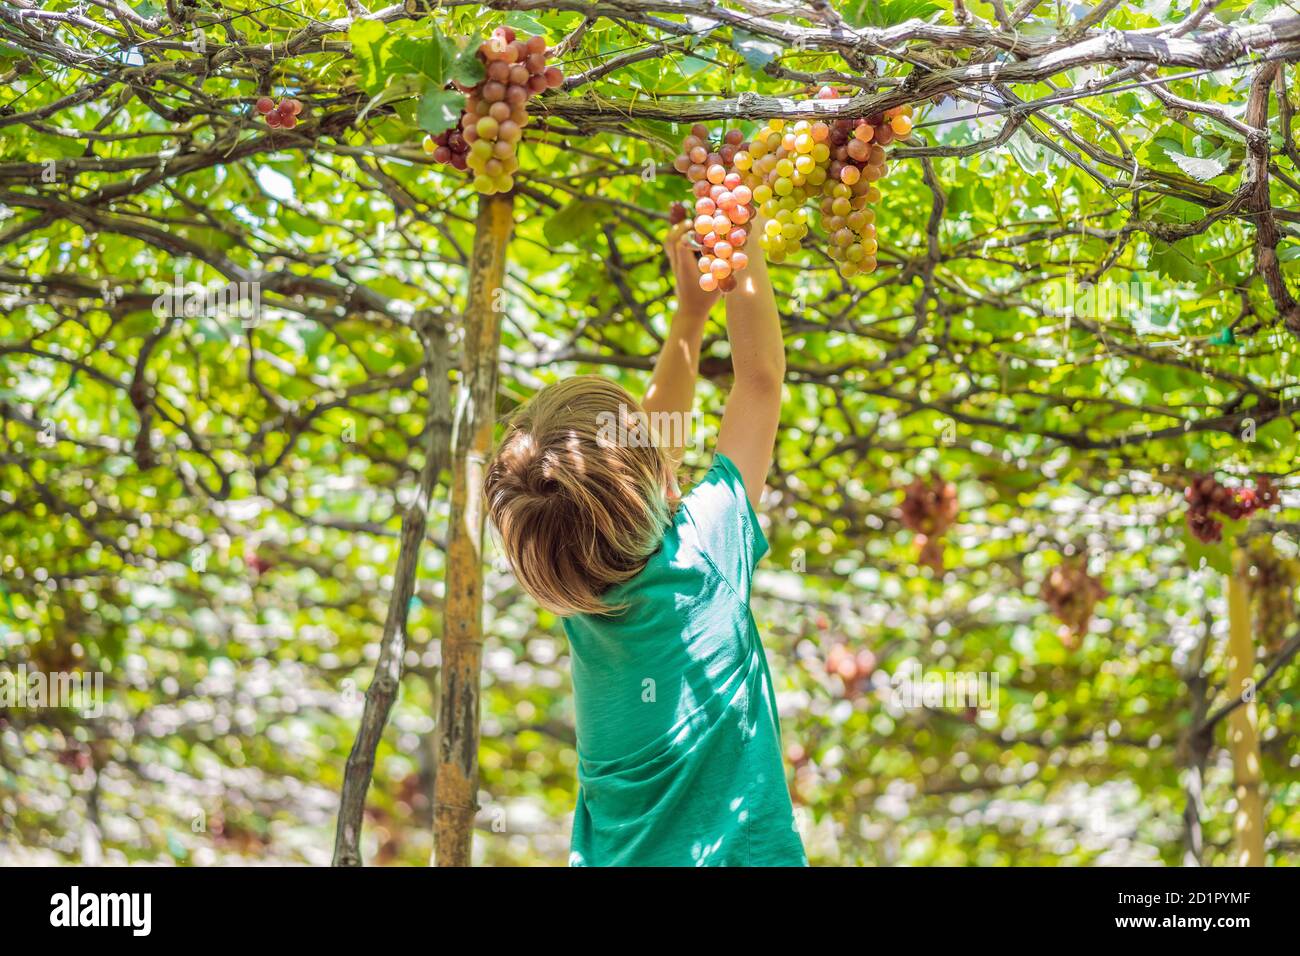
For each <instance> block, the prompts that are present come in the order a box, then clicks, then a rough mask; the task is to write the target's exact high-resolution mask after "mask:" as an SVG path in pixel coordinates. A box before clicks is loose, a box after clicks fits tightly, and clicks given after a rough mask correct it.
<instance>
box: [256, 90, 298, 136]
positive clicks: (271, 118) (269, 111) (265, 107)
mask: <svg viewBox="0 0 1300 956" xmlns="http://www.w3.org/2000/svg"><path fill="white" fill-rule="evenodd" d="M257 112H259V113H261V114H262V115H263V116H265V117H266V125H267V126H269V127H271V129H293V128H294V127H295V126H297V125H298V117H299V115H300V114H301V113H302V100H295V99H291V98H289V97H283V98H281V100H280V102H279V103H277V102H275V100H273V99H271V97H269V96H261V97H258V100H257Z"/></svg>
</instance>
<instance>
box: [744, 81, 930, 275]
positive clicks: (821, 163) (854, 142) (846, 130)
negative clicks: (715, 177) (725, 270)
mask: <svg viewBox="0 0 1300 956" xmlns="http://www.w3.org/2000/svg"><path fill="white" fill-rule="evenodd" d="M839 95H840V94H839V92H838V91H836V90H835V89H834V88H833V87H830V86H824V87H822V88H821V89H820V90H818V92H817V95H816V98H817V99H834V98H836V97H838V96H839ZM911 131H912V107H911V106H899V107H895V108H894V109H890V110H886V111H884V112H883V113H880V114H878V115H875V116H870V117H866V118H865V119H838V120H833V121H832V122H830V123H825V122H822V121H820V120H817V121H813V122H808V121H807V120H800V121H798V122H796V123H794V124H792V125H790V126H789V127H788V128H787V124H786V122H785V121H784V120H782V119H772V120H769V121H768V122H767V123H766V124H765V125H764V126H762V127H761V128H760V129H759V130H758V132H757V133H755V135H754V138H753V141H752V142H751V143H750V145H749V149H748V150H746V151H744V152H743V154H740V155H737V156H736V168H737V169H740V170H741V171H744V172H746V173H747V177H746V183H747V184H748V185H749V187H750V189H752V190H753V193H754V199H755V201H756V202H757V203H758V204H759V209H760V211H761V212H762V213H763V215H764V217H765V218H766V219H767V222H766V223H765V224H764V226H763V235H762V236H761V237H760V238H759V245H760V246H761V247H762V249H763V251H764V252H765V253H767V255H768V258H770V259H771V260H772V261H773V262H781V261H782V260H783V259H785V258H786V257H787V256H788V255H790V254H792V253H795V252H798V251H799V247H800V243H801V242H802V241H803V238H804V237H805V236H806V235H807V234H808V213H807V210H806V209H805V208H804V203H805V202H806V201H807V200H808V199H819V200H820V201H819V208H820V212H821V226H822V228H823V230H824V231H825V233H826V237H827V239H828V240H829V242H830V252H829V255H830V257H831V258H832V259H834V260H835V261H836V262H838V263H839V269H840V272H841V274H842V275H844V276H845V277H851V276H854V275H857V274H859V273H868V272H872V271H874V270H875V268H876V250H877V248H878V247H877V241H876V226H875V221H876V214H875V211H874V210H873V209H871V208H870V207H871V206H872V205H873V204H875V203H878V202H879V201H880V198H881V192H880V189H879V187H877V186H876V185H875V184H876V183H877V182H878V181H879V180H881V179H883V178H884V176H885V174H886V173H887V172H888V167H887V165H886V162H885V147H886V146H888V145H889V144H890V143H892V142H893V141H894V139H895V138H896V137H902V136H907V135H908V134H910V133H911Z"/></svg>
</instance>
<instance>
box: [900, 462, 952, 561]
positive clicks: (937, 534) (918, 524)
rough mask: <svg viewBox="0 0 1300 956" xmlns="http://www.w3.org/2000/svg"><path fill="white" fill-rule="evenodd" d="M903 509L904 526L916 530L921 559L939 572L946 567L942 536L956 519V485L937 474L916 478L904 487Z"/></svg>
mask: <svg viewBox="0 0 1300 956" xmlns="http://www.w3.org/2000/svg"><path fill="white" fill-rule="evenodd" d="M901 510H902V514H901V518H902V522H903V527H905V528H907V529H908V530H909V531H915V532H916V543H917V544H919V545H920V546H921V553H920V561H921V563H922V564H926V565H928V566H929V567H931V568H933V569H934V571H935V572H936V573H937V572H941V571H943V545H942V543H941V542H940V538H941V537H942V536H943V533H944V532H945V531H947V530H948V527H949V526H950V525H951V524H952V523H953V521H955V520H956V519H957V511H958V506H957V486H956V485H954V484H952V483H951V482H947V481H944V480H943V479H942V478H940V477H938V476H935V477H932V478H931V479H930V480H929V481H927V480H926V479H924V478H917V479H916V480H915V481H913V482H912V483H911V484H910V485H908V486H907V489H906V490H905V491H904V493H903V506H902V509H901Z"/></svg>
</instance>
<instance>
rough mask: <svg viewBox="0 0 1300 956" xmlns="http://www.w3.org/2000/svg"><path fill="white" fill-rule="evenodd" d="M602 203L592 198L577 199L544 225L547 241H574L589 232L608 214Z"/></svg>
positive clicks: (561, 242)
mask: <svg viewBox="0 0 1300 956" xmlns="http://www.w3.org/2000/svg"><path fill="white" fill-rule="evenodd" d="M607 212H608V210H607V209H606V208H605V206H604V205H603V204H602V203H598V202H593V201H592V200H590V199H575V200H574V201H573V202H571V203H569V204H568V205H567V206H565V207H564V208H563V209H561V210H560V211H559V212H557V213H556V214H555V215H554V216H552V217H551V218H550V219H548V220H546V225H544V226H543V227H542V232H543V234H545V236H546V241H547V242H550V243H553V244H555V245H561V244H563V243H566V242H573V241H574V240H575V239H578V238H580V237H581V236H583V235H585V234H587V233H588V232H590V231H591V229H592V228H593V227H594V226H595V225H596V223H597V222H599V221H600V220H601V218H602V217H604V216H605V215H606V214H607Z"/></svg>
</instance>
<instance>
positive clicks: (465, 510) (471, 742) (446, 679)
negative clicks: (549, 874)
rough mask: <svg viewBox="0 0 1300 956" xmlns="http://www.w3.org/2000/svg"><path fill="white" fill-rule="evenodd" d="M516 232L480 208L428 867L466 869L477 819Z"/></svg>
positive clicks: (507, 207) (508, 216)
mask: <svg viewBox="0 0 1300 956" xmlns="http://www.w3.org/2000/svg"><path fill="white" fill-rule="evenodd" d="M513 227H514V199H513V196H512V195H511V194H509V193H507V194H505V195H495V196H490V197H483V198H482V199H480V200H479V208H478V218H477V220H476V222H475V232H474V248H473V252H472V253H471V256H470V270H469V297H468V300H467V302H466V305H465V323H464V337H463V339H462V341H461V361H460V370H461V380H460V392H459V397H458V399H457V402H456V416H455V423H454V425H453V430H452V477H451V510H450V515H449V528H448V532H447V573H446V588H447V593H446V603H445V606H444V610H443V629H442V684H441V698H440V700H439V705H438V770H437V778H436V780H435V782H434V823H433V831H434V832H433V845H434V859H435V862H436V864H437V865H438V866H469V864H470V846H471V841H472V838H473V832H474V830H473V828H474V815H475V813H476V812H477V810H478V802H477V796H478V725H479V671H480V664H481V662H482V654H483V474H484V470H485V468H486V465H487V460H488V457H489V456H490V455H491V453H492V431H493V426H494V425H495V423H496V393H497V358H498V356H497V353H498V351H499V348H500V343H501V315H502V313H503V312H504V311H505V290H504V282H505V270H506V246H507V244H508V243H509V242H510V233H511V231H512V229H513Z"/></svg>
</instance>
